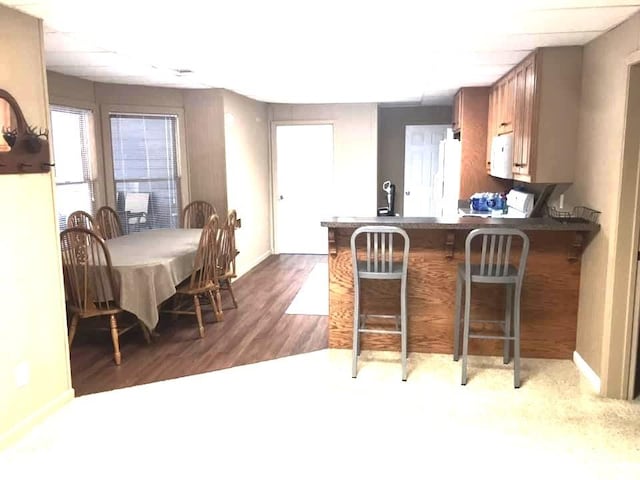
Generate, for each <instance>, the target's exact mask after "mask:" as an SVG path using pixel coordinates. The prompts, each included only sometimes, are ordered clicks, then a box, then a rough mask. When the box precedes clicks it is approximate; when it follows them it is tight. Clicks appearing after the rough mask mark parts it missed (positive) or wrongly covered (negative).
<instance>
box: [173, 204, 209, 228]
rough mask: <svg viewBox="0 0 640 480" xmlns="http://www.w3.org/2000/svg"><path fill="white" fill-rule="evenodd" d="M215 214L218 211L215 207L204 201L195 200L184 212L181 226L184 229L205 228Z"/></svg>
mask: <svg viewBox="0 0 640 480" xmlns="http://www.w3.org/2000/svg"><path fill="white" fill-rule="evenodd" d="M215 214H216V209H215V208H214V206H213V205H211V204H210V203H208V202H205V201H203V200H195V201H193V202H191V203H189V204H188V205H187V206H186V207H184V209H183V210H182V219H181V221H180V224H181V225H182V228H203V227H204V226H205V225H206V224H207V222H208V221H209V219H210V218H211V215H215Z"/></svg>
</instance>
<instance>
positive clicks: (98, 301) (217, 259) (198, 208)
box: [60, 200, 239, 365]
mask: <svg viewBox="0 0 640 480" xmlns="http://www.w3.org/2000/svg"><path fill="white" fill-rule="evenodd" d="M123 218H124V219H125V220H126V219H128V218H130V216H128V215H126V216H124V217H123V215H121V214H120V215H119V214H118V212H116V210H114V209H113V208H111V207H109V206H102V207H100V208H99V209H98V210H97V211H96V213H95V215H91V214H90V213H89V212H86V211H83V210H77V211H74V212H73V213H71V214H70V215H69V216H68V218H67V225H66V228H65V229H64V230H63V231H62V232H61V233H60V245H61V258H62V270H63V276H64V287H65V297H66V304H67V314H68V330H69V346H70V349H71V351H72V352H73V343H74V339H75V337H76V334H77V332H79V331H82V330H83V329H85V328H86V329H87V330H88V327H89V324H91V325H92V326H94V327H97V328H99V329H106V330H108V331H109V333H110V336H111V343H112V345H113V362H114V363H115V364H116V365H121V363H122V362H123V358H122V353H121V350H120V337H121V336H122V335H123V334H125V333H126V332H128V331H129V330H132V329H138V330H139V331H141V332H142V335H143V337H144V339H145V341H146V343H148V344H150V343H152V342H154V339H157V337H158V336H159V335H160V334H159V333H158V324H159V322H160V318H161V316H162V317H163V318H167V319H168V320H169V319H170V320H169V321H171V322H178V321H179V320H182V319H183V318H184V317H190V321H191V323H190V325H193V326H194V327H195V328H194V329H193V330H191V329H190V330H189V331H190V332H193V334H192V335H191V336H192V337H193V338H194V339H202V338H204V337H205V332H206V324H207V323H210V322H207V321H205V319H209V318H211V319H212V321H213V322H221V321H223V319H224V314H223V306H222V303H223V299H222V297H223V294H222V291H224V292H226V293H225V294H224V295H225V296H228V297H229V298H228V300H225V302H226V303H227V304H228V305H230V308H231V307H232V308H237V306H238V304H237V301H236V298H235V296H234V293H233V289H232V286H231V285H232V283H231V282H232V280H233V279H234V278H235V277H236V269H235V263H236V257H237V255H238V253H239V252H238V251H237V250H236V242H235V230H236V224H237V214H236V211H235V210H232V209H231V210H229V212H228V213H227V214H226V215H225V216H223V217H222V218H221V217H220V216H219V215H218V214H217V212H216V209H215V208H214V206H213V205H211V204H210V203H208V202H205V201H199V200H196V201H192V202H190V203H189V204H188V205H186V206H185V207H184V208H183V209H182V212H181V216H180V223H179V228H155V229H154V228H139V229H135V231H129V229H124V228H123ZM188 322H189V320H187V323H188ZM185 328H186V326H185Z"/></svg>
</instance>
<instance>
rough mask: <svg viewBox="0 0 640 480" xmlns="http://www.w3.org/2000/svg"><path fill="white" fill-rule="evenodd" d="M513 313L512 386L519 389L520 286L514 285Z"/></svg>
mask: <svg viewBox="0 0 640 480" xmlns="http://www.w3.org/2000/svg"><path fill="white" fill-rule="evenodd" d="M515 290H516V293H515V299H514V300H515V306H514V312H513V317H514V319H513V336H514V337H515V339H514V340H513V386H514V387H515V388H520V294H521V290H522V285H516V288H515Z"/></svg>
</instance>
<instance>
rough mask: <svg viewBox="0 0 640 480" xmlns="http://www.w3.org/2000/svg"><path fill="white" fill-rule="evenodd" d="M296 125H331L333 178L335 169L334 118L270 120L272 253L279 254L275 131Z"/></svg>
mask: <svg viewBox="0 0 640 480" xmlns="http://www.w3.org/2000/svg"><path fill="white" fill-rule="evenodd" d="M296 125H299V126H300V125H331V128H332V129H333V158H332V162H331V177H332V180H333V172H334V171H335V168H334V167H335V161H336V126H335V120H272V121H271V122H270V126H269V127H270V128H269V150H270V155H269V157H270V163H271V182H270V184H271V192H270V193H271V218H272V219H273V222H271V251H272V252H273V253H274V254H276V255H277V254H279V253H280V251H279V249H278V248H277V247H278V219H279V211H278V208H279V207H278V206H279V202H278V199H277V198H276V196H277V195H278V153H277V152H278V148H277V136H276V131H277V128H278V127H280V126H296Z"/></svg>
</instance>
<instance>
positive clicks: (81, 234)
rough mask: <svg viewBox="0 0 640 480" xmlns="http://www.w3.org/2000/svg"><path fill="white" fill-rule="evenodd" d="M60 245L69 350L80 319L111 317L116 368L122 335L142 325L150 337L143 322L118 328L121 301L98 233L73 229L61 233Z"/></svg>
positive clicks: (108, 258) (108, 259)
mask: <svg viewBox="0 0 640 480" xmlns="http://www.w3.org/2000/svg"><path fill="white" fill-rule="evenodd" d="M60 246H61V250H62V271H63V274H64V287H65V295H66V297H67V305H68V309H69V312H70V313H71V315H72V316H71V326H70V328H69V348H70V349H71V345H72V344H73V339H74V337H75V334H76V329H77V327H78V322H79V321H80V320H81V319H88V318H95V317H109V330H110V331H111V340H112V342H113V359H114V361H115V363H116V365H120V362H121V354H120V341H119V337H120V335H122V334H123V333H124V332H126V331H128V330H130V329H132V328H134V327H135V326H137V325H139V326H140V327H141V328H142V330H143V333H144V335H145V339H146V341H147V342H150V336H149V332H148V330H147V328H146V327H145V326H144V325H142V323H140V322H138V323H137V324H136V323H133V324H130V325H128V326H126V327H121V326H118V322H117V315H118V314H120V313H122V312H123V310H122V308H120V302H119V299H120V291H119V290H118V288H117V285H116V282H115V278H114V274H113V267H112V265H111V256H110V255H109V250H108V249H107V246H106V245H105V243H104V240H103V239H102V238H100V236H99V235H98V234H97V233H95V232H92V231H90V230H87V229H85V228H75V227H73V228H68V229H66V230H65V231H63V232H62V233H60Z"/></svg>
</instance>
